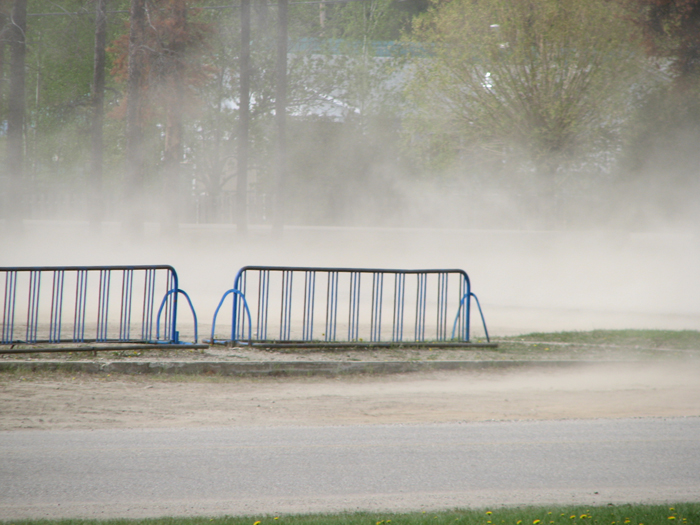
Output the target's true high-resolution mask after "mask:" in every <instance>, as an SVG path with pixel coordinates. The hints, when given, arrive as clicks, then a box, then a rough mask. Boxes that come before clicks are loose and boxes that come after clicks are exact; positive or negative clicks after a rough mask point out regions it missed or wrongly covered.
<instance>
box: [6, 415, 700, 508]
mask: <svg viewBox="0 0 700 525" xmlns="http://www.w3.org/2000/svg"><path fill="white" fill-rule="evenodd" d="M674 500H675V501H682V500H683V501H700V418H677V419H626V420H572V421H531V422H491V423H464V424H447V425H395V426H394V425H386V426H345V427H316V428H312V427H302V428H298V427H297V428H289V427H280V428H240V429H230V428H226V429H224V428H210V429H206V428H197V429H169V430H116V431H115V430H96V431H61V432H57V431H46V432H44V431H28V432H24V431H22V432H2V433H0V518H1V519H15V518H21V517H38V516H53V517H58V516H85V517H108V516H109V517H111V516H124V517H141V516H158V515H176V514H177V515H182V514H224V513H225V514H261V513H265V514H268V513H272V514H274V513H285V512H308V511H325V510H340V509H357V508H364V509H388V510H397V509H420V508H440V507H443V508H449V507H454V506H478V507H484V506H489V505H497V504H503V503H505V504H527V503H549V502H559V503H585V504H589V503H590V504H596V503H597V504H605V503H609V502H622V501H628V502H632V501H637V502H642V501H645V502H649V501H674Z"/></svg>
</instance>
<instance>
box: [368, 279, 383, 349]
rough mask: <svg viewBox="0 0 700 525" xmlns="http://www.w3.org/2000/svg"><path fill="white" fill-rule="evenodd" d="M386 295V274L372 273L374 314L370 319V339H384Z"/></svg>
mask: <svg viewBox="0 0 700 525" xmlns="http://www.w3.org/2000/svg"><path fill="white" fill-rule="evenodd" d="M383 295H384V274H383V273H380V272H374V273H373V274H372V315H371V321H370V340H371V341H381V339H382V297H383Z"/></svg>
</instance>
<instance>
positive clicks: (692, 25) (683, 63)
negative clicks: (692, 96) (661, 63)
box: [626, 0, 700, 86]
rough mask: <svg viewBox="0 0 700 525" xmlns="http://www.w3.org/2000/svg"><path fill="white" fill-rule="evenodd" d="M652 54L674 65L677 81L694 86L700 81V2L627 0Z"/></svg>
mask: <svg viewBox="0 0 700 525" xmlns="http://www.w3.org/2000/svg"><path fill="white" fill-rule="evenodd" d="M626 4H627V8H628V9H629V10H630V11H631V13H632V18H633V20H634V21H635V22H636V23H637V25H638V27H639V28H640V29H641V31H642V34H643V37H644V44H645V47H646V50H647V52H648V53H649V55H651V56H654V57H661V58H664V59H666V60H668V61H670V63H671V68H672V70H673V72H674V73H675V82H676V83H677V84H681V85H685V86H695V85H697V83H698V80H700V1H698V0H627V2H626Z"/></svg>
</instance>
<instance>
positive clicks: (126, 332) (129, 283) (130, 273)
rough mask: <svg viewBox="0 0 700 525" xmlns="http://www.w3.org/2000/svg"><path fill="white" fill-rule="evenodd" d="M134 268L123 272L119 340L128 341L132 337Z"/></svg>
mask: <svg viewBox="0 0 700 525" xmlns="http://www.w3.org/2000/svg"><path fill="white" fill-rule="evenodd" d="M133 284H134V270H131V269H128V270H123V272H122V296H121V308H120V311H119V340H120V341H128V340H129V339H130V337H131V302H132V296H133Z"/></svg>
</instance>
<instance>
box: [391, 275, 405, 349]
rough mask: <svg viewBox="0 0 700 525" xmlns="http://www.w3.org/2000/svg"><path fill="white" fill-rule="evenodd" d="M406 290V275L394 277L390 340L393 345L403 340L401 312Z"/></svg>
mask: <svg viewBox="0 0 700 525" xmlns="http://www.w3.org/2000/svg"><path fill="white" fill-rule="evenodd" d="M405 288H406V274H404V273H397V274H396V275H394V312H393V316H392V321H393V324H392V328H391V340H392V341H393V342H394V343H397V342H400V341H402V340H403V311H404V297H405Z"/></svg>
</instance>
